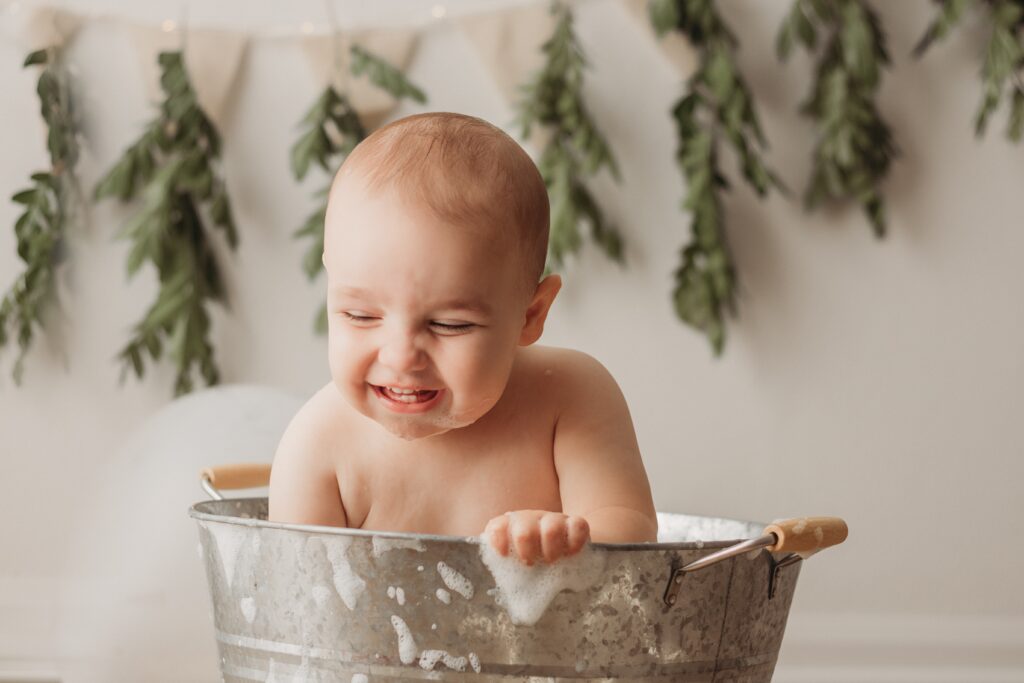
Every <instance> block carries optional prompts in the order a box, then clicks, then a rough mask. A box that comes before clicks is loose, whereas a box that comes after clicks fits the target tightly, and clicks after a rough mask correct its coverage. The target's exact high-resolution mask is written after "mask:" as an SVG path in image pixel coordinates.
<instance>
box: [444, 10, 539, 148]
mask: <svg viewBox="0 0 1024 683" xmlns="http://www.w3.org/2000/svg"><path fill="white" fill-rule="evenodd" d="M455 23H456V24H457V25H458V27H459V29H460V30H461V31H462V33H463V34H464V35H465V36H466V38H467V39H468V40H469V42H470V44H471V45H472V46H473V48H474V49H475V50H476V52H477V54H478V55H479V56H480V59H481V60H482V61H483V63H484V66H485V67H486V68H487V71H488V72H489V73H490V74H491V76H492V77H493V78H494V81H495V83H496V84H497V86H498V89H499V91H500V92H501V94H502V95H503V96H504V97H505V101H506V102H507V103H508V104H509V105H510V106H513V107H514V106H515V105H516V104H517V103H518V102H519V101H520V100H521V99H522V98H523V95H522V87H523V86H524V85H526V84H527V83H529V81H530V79H531V78H532V77H533V76H534V74H536V73H537V72H539V71H540V70H541V69H542V68H543V67H544V53H543V52H542V51H541V48H542V47H543V45H544V43H546V42H547V41H548V39H549V38H550V37H551V34H552V33H553V32H554V30H555V17H554V15H552V14H551V11H550V10H549V9H548V6H547V4H546V3H537V4H531V5H525V6H522V7H514V8H512V9H509V10H505V11H501V12H486V13H480V14H475V15H472V14H471V15H468V16H464V17H459V18H457V19H456V20H455ZM549 138H550V134H549V133H548V131H545V130H544V129H543V128H542V127H540V126H537V127H535V128H534V129H533V131H532V134H531V135H530V140H529V142H530V144H531V146H532V147H534V148H535V149H538V150H539V149H543V148H544V146H545V145H546V144H547V141H548V139H549Z"/></svg>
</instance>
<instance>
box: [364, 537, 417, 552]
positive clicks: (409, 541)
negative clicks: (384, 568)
mask: <svg viewBox="0 0 1024 683" xmlns="http://www.w3.org/2000/svg"><path fill="white" fill-rule="evenodd" d="M392 550H415V551H416V552H418V553H425V552H427V546H425V545H423V541H421V540H419V539H418V538H385V537H381V536H374V537H373V551H372V552H373V556H374V557H380V556H381V555H383V554H384V553H389V552H391V551H392Z"/></svg>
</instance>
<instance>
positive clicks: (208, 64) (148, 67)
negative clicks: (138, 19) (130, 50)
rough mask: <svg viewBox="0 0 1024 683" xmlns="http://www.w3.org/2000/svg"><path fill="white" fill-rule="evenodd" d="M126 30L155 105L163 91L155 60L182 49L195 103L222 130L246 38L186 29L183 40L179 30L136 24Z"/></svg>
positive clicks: (224, 32)
mask: <svg viewBox="0 0 1024 683" xmlns="http://www.w3.org/2000/svg"><path fill="white" fill-rule="evenodd" d="M128 30H129V32H130V34H131V36H132V41H133V43H134V44H135V47H136V50H137V51H138V54H139V59H140V60H141V61H142V68H143V73H144V78H145V82H146V91H147V92H148V93H149V96H150V97H151V98H152V99H154V100H155V101H158V102H159V101H161V100H163V91H162V90H161V88H160V66H159V64H158V63H157V56H158V55H159V54H160V53H161V52H166V51H175V50H180V49H182V46H183V45H184V50H185V68H186V69H187V71H188V78H189V83H191V85H192V88H193V90H195V93H196V101H198V102H199V106H200V107H201V108H202V109H203V112H205V113H206V115H207V116H208V117H209V118H210V120H211V121H212V122H213V124H214V126H216V127H217V130H223V129H224V123H225V120H226V116H227V111H228V105H229V100H230V97H231V95H232V91H233V85H234V82H235V77H236V76H237V75H238V68H239V66H240V65H241V63H242V57H243V55H244V54H245V50H246V47H247V45H248V42H249V38H248V36H247V35H246V34H244V33H236V32H234V31H221V30H214V29H187V31H186V34H185V35H184V36H183V35H182V32H181V30H180V29H175V30H171V31H167V30H163V29H161V28H157V27H154V26H144V25H138V24H128Z"/></svg>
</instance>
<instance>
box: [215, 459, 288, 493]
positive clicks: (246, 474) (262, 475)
mask: <svg viewBox="0 0 1024 683" xmlns="http://www.w3.org/2000/svg"><path fill="white" fill-rule="evenodd" d="M199 476H200V477H201V478H202V479H205V480H206V481H208V482H209V483H210V486H213V487H214V488H216V489H220V490H231V489H252V488H257V487H259V486H266V485H267V484H269V483H270V465H269V464H264V463H254V462H243V463H235V464H231V465H216V466H214V467H204V468H203V469H202V470H200V472H199Z"/></svg>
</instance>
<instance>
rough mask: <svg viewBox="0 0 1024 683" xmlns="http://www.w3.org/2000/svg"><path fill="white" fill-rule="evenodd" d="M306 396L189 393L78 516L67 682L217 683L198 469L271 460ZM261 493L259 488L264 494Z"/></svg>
mask: <svg viewBox="0 0 1024 683" xmlns="http://www.w3.org/2000/svg"><path fill="white" fill-rule="evenodd" d="M301 404H302V401H301V400H300V399H299V398H297V397H295V396H291V395H288V394H285V393H283V392H281V391H279V390H276V389H271V388H266V387H258V386H241V385H239V386H222V387H214V388H211V389H207V390H204V391H200V392H197V393H194V394H190V395H188V396H185V397H183V398H180V399H178V400H175V401H174V402H172V403H170V404H168V405H167V406H166V407H165V408H163V409H162V410H161V411H160V412H158V413H157V414H155V415H154V416H153V417H151V418H150V419H149V420H147V421H146V422H145V423H144V424H143V425H142V426H141V427H140V428H139V429H138V430H136V431H135V432H134V433H133V434H132V435H131V437H130V438H129V439H128V440H127V442H126V443H125V446H124V447H123V448H122V449H121V450H120V451H119V452H118V453H117V455H116V457H115V458H113V459H112V460H111V463H110V466H109V468H108V469H107V470H105V471H104V472H103V473H100V474H98V475H97V480H96V482H95V483H94V484H93V485H92V491H93V495H94V497H93V498H92V499H91V502H89V503H88V504H86V505H85V506H84V507H83V510H82V511H81V515H79V516H77V518H76V519H75V520H71V523H72V524H74V525H75V527H76V533H75V537H74V540H73V541H72V543H71V544H70V551H69V557H68V559H69V562H68V565H67V567H68V572H69V574H70V576H72V577H73V579H72V580H71V581H69V582H68V586H69V587H68V589H67V591H66V594H65V595H63V596H62V598H63V599H62V600H61V615H60V616H61V623H60V624H59V628H58V633H59V652H60V660H61V661H62V662H63V663H64V664H63V668H64V670H63V671H62V672H61V674H62V679H61V680H62V681H64V683H109V682H110V681H146V682H147V683H159V682H162V681H167V682H168V683H170V682H172V681H173V682H174V683H182V682H183V681H196V682H205V681H210V682H211V683H212V682H213V681H220V680H221V676H220V669H219V666H218V659H219V657H218V655H217V642H216V639H215V636H214V629H213V623H212V610H211V602H210V596H209V589H208V587H207V583H206V576H205V572H204V569H203V561H202V560H201V559H200V558H199V557H197V547H198V543H199V539H198V533H197V530H196V524H195V521H194V520H192V519H191V518H189V516H188V508H189V506H190V505H192V504H193V503H195V502H197V501H200V500H203V499H205V498H206V494H205V493H204V492H203V491H202V490H201V489H200V487H199V470H200V469H201V468H203V467H206V466H209V465H217V464H225V463H231V462H270V461H271V459H272V457H273V453H274V449H275V448H276V446H277V442H278V440H279V439H280V437H281V434H282V433H283V432H284V429H285V427H286V426H287V424H288V422H289V421H290V419H291V417H292V416H293V415H294V414H295V413H296V412H297V411H298V409H299V407H300V406H301ZM260 495H262V494H260Z"/></svg>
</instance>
